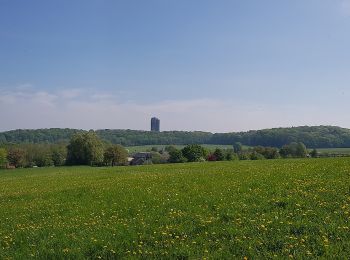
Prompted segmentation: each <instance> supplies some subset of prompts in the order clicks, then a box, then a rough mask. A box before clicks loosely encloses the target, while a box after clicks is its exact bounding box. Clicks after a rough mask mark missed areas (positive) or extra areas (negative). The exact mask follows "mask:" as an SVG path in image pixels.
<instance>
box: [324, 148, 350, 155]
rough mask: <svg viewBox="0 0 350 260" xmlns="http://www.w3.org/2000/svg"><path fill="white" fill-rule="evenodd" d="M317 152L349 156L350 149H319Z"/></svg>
mask: <svg viewBox="0 0 350 260" xmlns="http://www.w3.org/2000/svg"><path fill="white" fill-rule="evenodd" d="M317 151H318V152H320V153H330V154H350V148H320V149H317Z"/></svg>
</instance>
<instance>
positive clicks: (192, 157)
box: [182, 144, 207, 162]
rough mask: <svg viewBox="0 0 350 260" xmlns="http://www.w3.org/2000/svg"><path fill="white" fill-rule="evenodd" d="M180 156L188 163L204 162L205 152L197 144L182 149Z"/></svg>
mask: <svg viewBox="0 0 350 260" xmlns="http://www.w3.org/2000/svg"><path fill="white" fill-rule="evenodd" d="M182 154H183V156H184V157H185V158H186V159H187V161H189V162H199V161H201V160H204V158H205V157H206V155H207V151H206V150H205V149H204V148H203V147H202V146H200V145H198V144H191V145H187V146H186V147H184V148H183V149H182Z"/></svg>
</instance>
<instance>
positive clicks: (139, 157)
mask: <svg viewBox="0 0 350 260" xmlns="http://www.w3.org/2000/svg"><path fill="white" fill-rule="evenodd" d="M150 160H152V154H151V153H146V152H142V153H135V154H134V156H133V159H132V160H131V161H130V165H142V164H144V163H145V162H148V161H150Z"/></svg>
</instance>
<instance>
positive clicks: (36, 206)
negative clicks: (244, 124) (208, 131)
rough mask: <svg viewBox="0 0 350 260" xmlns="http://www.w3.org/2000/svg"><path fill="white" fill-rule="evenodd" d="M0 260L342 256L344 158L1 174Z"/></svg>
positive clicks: (349, 184)
mask: <svg viewBox="0 0 350 260" xmlns="http://www.w3.org/2000/svg"><path fill="white" fill-rule="evenodd" d="M0 187H1V190H0V220H1V221H0V259H30V258H37V259H61V258H65V259H84V258H85V259H86V258H91V259H92V258H93V259H99V258H102V259H120V258H157V259H158V258H163V259H164V258H168V259H169V258H170V259H171V258H181V259H186V258H191V259H193V258H195V259H198V258H203V259H204V258H216V259H233V258H237V259H243V258H245V257H246V258H248V259H263V258H274V257H275V258H277V259H281V258H282V259H283V258H292V257H293V258H298V259H301V258H325V259H329V258H338V259H347V258H349V256H350V230H349V228H350V223H349V220H350V219H349V212H350V158H329V159H296V160H292V159H291V160H271V161H270V160H265V161H236V162H213V163H209V162H207V163H192V164H190V163H189V164H178V165H170V164H169V165H150V166H140V167H114V168H91V167H62V168H40V169H39V168H38V169H18V170H8V171H5V170H2V171H0Z"/></svg>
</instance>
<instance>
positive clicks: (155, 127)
mask: <svg viewBox="0 0 350 260" xmlns="http://www.w3.org/2000/svg"><path fill="white" fill-rule="evenodd" d="M151 131H152V132H159V131H160V120H159V119H158V118H156V117H152V118H151Z"/></svg>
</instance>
